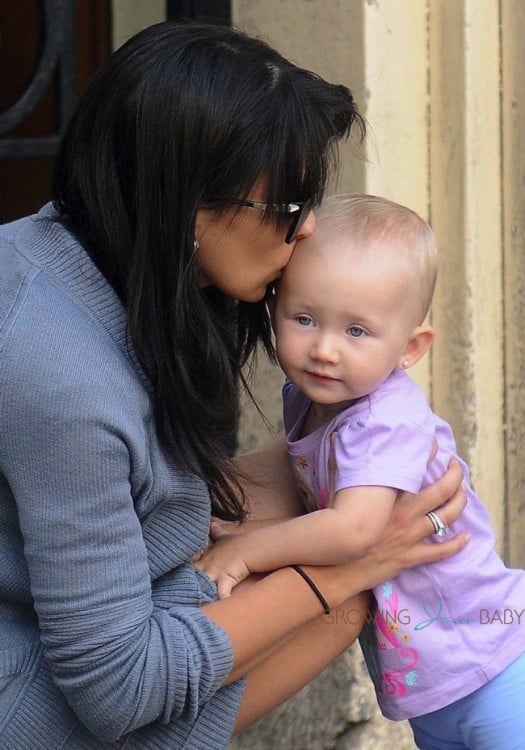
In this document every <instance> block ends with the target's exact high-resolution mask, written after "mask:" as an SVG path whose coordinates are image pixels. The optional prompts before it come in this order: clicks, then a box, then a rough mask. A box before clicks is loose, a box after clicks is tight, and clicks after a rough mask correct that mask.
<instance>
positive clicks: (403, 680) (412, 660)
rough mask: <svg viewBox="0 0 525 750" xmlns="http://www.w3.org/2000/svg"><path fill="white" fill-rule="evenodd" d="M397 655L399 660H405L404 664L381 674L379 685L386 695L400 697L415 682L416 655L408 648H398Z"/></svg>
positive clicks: (415, 652)
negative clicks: (380, 684)
mask: <svg viewBox="0 0 525 750" xmlns="http://www.w3.org/2000/svg"><path fill="white" fill-rule="evenodd" d="M398 654H399V657H400V659H403V660H405V661H406V663H405V664H404V665H403V666H402V667H400V668H399V669H392V670H391V671H389V672H383V674H382V675H381V683H382V688H383V692H384V693H385V694H386V695H395V696H398V697H402V696H403V695H404V694H405V693H406V691H407V688H409V687H413V686H414V685H415V684H416V682H417V672H416V671H415V669H414V667H415V666H416V664H417V662H418V655H417V651H415V650H414V649H413V648H408V647H402V648H400V649H399V651H398Z"/></svg>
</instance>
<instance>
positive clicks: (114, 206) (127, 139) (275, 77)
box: [54, 21, 364, 520]
mask: <svg viewBox="0 0 525 750" xmlns="http://www.w3.org/2000/svg"><path fill="white" fill-rule="evenodd" d="M354 122H356V123H357V125H358V127H359V130H360V131H361V135H363V134H364V125H363V120H362V119H361V117H360V115H359V114H358V113H357V110H356V107H355V105H354V102H353V100H352V96H351V94H350V92H349V91H348V89H347V88H345V87H344V86H340V85H333V84H330V83H327V82H326V81H324V80H322V79H321V78H320V77H319V76H317V75H315V74H313V73H311V72H309V71H306V70H303V69H301V68H298V67H297V66H295V65H294V64H292V63H291V62H289V61H288V60H286V59H284V58H283V57H282V56H281V55H279V54H278V53H277V52H275V51H274V50H273V49H272V48H270V47H269V46H268V45H267V44H265V43H264V42H262V41H260V40H257V39H254V38H252V37H249V36H247V35H245V34H243V33H242V32H240V31H238V30H235V29H231V28H226V27H222V26H211V25H205V24H193V23H187V22H186V23H184V22H183V23H181V22H179V23H175V22H170V21H167V22H165V23H161V24H157V25H155V26H151V27H149V28H147V29H145V30H144V31H142V32H140V33H139V34H137V35H136V36H135V37H133V38H132V39H130V40H129V41H128V42H127V43H126V44H125V45H123V46H122V47H121V48H120V49H119V50H117V52H115V53H114V54H113V55H112V57H111V58H110V59H109V61H108V63H107V64H106V65H105V66H104V67H103V68H102V70H101V71H100V72H99V73H98V74H97V76H96V77H95V78H94V80H93V81H92V83H91V85H90V86H89V87H88V89H87V90H86V92H85V94H84V96H83V97H82V98H81V100H80V102H79V105H78V107H77V110H76V113H75V114H74V116H73V118H72V120H71V122H70V124H69V126H68V128H67V130H66V132H65V134H64V137H63V139H62V143H61V146H60V149H59V153H58V157H57V161H56V168H55V176H54V198H55V200H54V202H55V206H56V208H57V210H58V211H59V213H60V215H61V217H62V220H63V221H64V222H65V223H66V224H67V225H68V226H69V227H70V228H71V230H72V231H73V232H74V233H75V234H76V235H77V236H78V237H79V238H80V240H81V241H82V243H83V244H84V246H85V247H86V249H87V251H88V252H89V253H90V255H91V257H92V258H93V260H94V262H95V263H96V264H97V265H98V267H99V268H100V270H101V272H102V273H103V274H104V275H105V277H106V278H107V279H108V281H109V282H110V283H111V284H112V286H113V287H114V289H115V290H116V291H117V293H118V294H119V295H120V297H121V299H122V300H123V302H124V304H125V305H126V307H127V310H128V330H129V335H130V340H131V343H132V346H133V348H134V351H135V354H136V356H137V358H138V361H139V362H140V364H141V366H142V368H143V370H144V372H145V373H146V375H147V376H148V378H149V380H150V382H151V384H152V388H153V394H154V410H155V419H156V425H157V431H158V434H159V437H160V439H161V442H162V444H163V445H164V448H165V450H166V451H167V452H168V454H169V455H170V456H171V457H172V459H173V460H174V461H175V462H176V464H177V465H179V466H180V467H182V468H183V469H185V470H188V471H190V472H193V473H195V474H197V475H198V476H200V477H201V478H203V479H204V480H205V481H206V482H207V484H208V486H209V488H210V492H211V496H212V507H213V511H214V513H215V514H217V515H219V516H221V517H223V518H227V519H231V520H238V519H240V518H241V517H242V515H243V495H242V492H240V491H239V489H240V488H239V484H238V476H237V474H236V472H235V469H234V467H233V465H232V463H231V461H230V459H229V457H228V455H227V450H226V448H225V444H224V443H225V440H224V438H225V436H226V435H228V434H230V433H231V431H232V430H233V429H234V426H235V425H236V423H237V417H238V414H237V410H238V406H237V404H238V393H237V391H238V383H239V381H241V382H244V379H243V377H242V368H243V366H244V365H245V364H246V362H247V361H248V360H249V358H250V356H251V355H252V354H253V353H254V351H255V349H256V347H257V345H258V344H259V343H260V344H262V346H263V347H264V349H265V350H266V352H267V353H268V354H269V355H270V356H271V357H272V356H274V351H273V345H272V340H271V328H270V323H269V318H268V314H267V309H266V304H265V301H261V302H259V303H253V304H248V303H243V302H239V303H238V304H235V303H232V301H231V300H229V299H227V298H226V297H225V295H224V294H222V293H221V292H220V291H219V290H218V289H215V288H211V287H210V288H207V289H201V288H199V285H198V281H197V274H198V264H197V260H196V253H195V246H194V231H195V221H196V215H197V211H198V209H199V206H201V205H202V204H203V203H204V202H206V201H207V200H208V199H210V198H212V197H215V196H224V197H238V198H243V197H246V196H247V195H248V194H249V193H250V190H251V188H252V187H253V186H254V185H255V183H257V182H258V181H260V180H261V178H264V184H265V186H266V188H267V196H266V200H267V201H268V202H269V203H286V202H290V201H298V200H305V199H313V200H314V201H315V202H318V201H319V200H320V199H321V197H322V195H323V192H324V190H325V187H326V183H327V179H328V177H329V175H330V173H331V170H332V168H333V167H335V166H336V161H337V143H338V142H339V140H340V139H341V138H344V137H346V136H347V135H348V134H349V132H350V128H351V126H352V124H353V123H354ZM216 208H217V210H224V209H225V206H221V205H220V204H219V205H218V206H217V207H216ZM264 218H265V220H267V221H274V222H275V223H276V224H277V225H279V223H280V222H282V220H283V218H282V215H279V214H275V215H272V214H271V211H270V212H268V215H266V216H265V217H264ZM284 231H285V229H284V227H283V232H284Z"/></svg>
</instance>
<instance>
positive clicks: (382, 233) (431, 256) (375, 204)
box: [316, 194, 438, 324]
mask: <svg viewBox="0 0 525 750" xmlns="http://www.w3.org/2000/svg"><path fill="white" fill-rule="evenodd" d="M316 218H317V226H318V230H317V231H318V232H322V233H323V235H324V236H327V235H332V236H337V237H338V238H339V239H340V238H341V237H344V236H348V237H349V238H351V239H352V247H353V248H356V249H357V248H359V249H361V250H363V251H365V250H367V249H368V248H370V243H371V241H374V242H376V241H386V242H385V244H384V245H382V247H383V249H384V250H386V249H388V248H389V247H390V246H391V247H392V250H393V251H394V248H395V252H396V258H398V259H399V262H400V263H402V264H403V265H404V266H406V272H407V278H409V279H410V278H411V279H412V281H413V283H412V284H411V287H410V288H411V289H413V292H414V303H415V310H416V312H417V316H418V318H419V320H418V324H419V323H422V322H423V320H424V319H425V318H426V316H427V314H428V311H429V309H430V305H431V303H432V297H433V294H434V287H435V284H436V278H437V268H438V255H437V246H436V238H435V235H434V232H433V231H432V229H431V228H430V226H429V224H428V223H427V222H426V221H425V220H424V219H422V218H421V216H419V215H418V214H417V213H416V212H415V211H413V210H412V209H410V208H407V207H406V206H402V205H400V204H399V203H394V202H393V201H390V200H387V199H386V198H381V197H378V196H376V195H365V194H353V195H335V196H331V197H329V198H325V199H324V201H323V202H322V204H321V206H320V208H319V210H318V211H317V212H316Z"/></svg>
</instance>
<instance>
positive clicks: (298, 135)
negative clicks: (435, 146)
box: [266, 66, 365, 205]
mask: <svg viewBox="0 0 525 750" xmlns="http://www.w3.org/2000/svg"><path fill="white" fill-rule="evenodd" d="M290 73H292V74H290ZM273 93H274V109H273V112H272V115H273V116H272V123H271V125H270V128H269V136H270V138H269V141H270V142H269V143H268V147H269V154H270V156H269V158H268V162H267V164H268V165H270V166H269V168H268V169H267V171H266V180H267V189H268V194H267V200H268V202H270V203H288V202H293V201H311V202H312V204H313V205H317V204H319V203H320V202H321V200H322V198H323V194H324V192H325V190H326V187H327V181H328V179H329V177H330V176H331V175H333V174H335V172H336V170H337V165H338V159H339V153H338V145H339V143H340V141H341V140H344V139H346V138H347V137H348V136H349V134H350V131H351V128H352V126H353V125H354V124H355V125H357V128H358V130H359V132H360V135H361V138H363V137H364V131H365V126H364V121H363V119H362V117H361V116H360V114H359V113H358V111H357V107H356V105H355V103H354V101H353V98H352V95H351V93H350V91H349V90H348V89H347V88H346V87H344V86H340V85H327V84H326V82H325V81H321V79H319V78H318V76H316V75H315V74H314V73H310V72H309V71H298V70H297V69H296V68H294V67H293V66H291V71H289V70H284V71H281V73H280V75H279V77H278V79H277V82H276V83H275V89H274V92H273ZM312 103H314V106H313V107H312Z"/></svg>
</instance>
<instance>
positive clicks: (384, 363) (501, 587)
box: [196, 195, 525, 750]
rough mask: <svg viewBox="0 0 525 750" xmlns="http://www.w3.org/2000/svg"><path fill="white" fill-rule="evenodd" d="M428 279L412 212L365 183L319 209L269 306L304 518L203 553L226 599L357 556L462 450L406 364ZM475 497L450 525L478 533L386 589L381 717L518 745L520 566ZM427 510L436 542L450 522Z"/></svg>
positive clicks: (424, 240) (430, 252) (378, 632)
mask: <svg viewBox="0 0 525 750" xmlns="http://www.w3.org/2000/svg"><path fill="white" fill-rule="evenodd" d="M436 273H437V252H436V243H435V238H434V235H433V233H432V231H431V229H430V227H429V226H428V224H427V223H426V222H425V221H423V219H421V218H420V217H419V216H418V215H417V214H415V213H414V212H413V211H411V210H410V209H408V208H405V207H403V206H400V205H397V204H395V203H392V202H390V201H388V200H385V199H382V198H378V197H375V196H367V195H355V196H347V197H344V196H339V197H335V198H331V199H327V200H326V201H325V202H324V204H323V205H322V207H321V209H320V210H319V213H318V216H317V230H316V232H315V233H314V234H313V235H312V236H311V237H309V238H308V239H306V240H303V241H301V242H300V243H299V245H298V246H297V249H296V250H295V252H294V253H293V256H292V258H291V260H290V262H289V264H288V266H287V268H286V270H285V272H284V274H283V276H282V278H281V280H280V283H279V287H278V289H277V292H276V296H275V298H274V300H273V302H272V310H271V313H272V322H273V327H274V331H275V337H276V350H277V356H278V359H279V363H280V365H281V367H282V369H283V371H284V373H285V375H286V383H285V385H284V388H283V403H284V424H285V430H286V439H287V443H288V449H289V454H290V458H291V461H292V464H293V468H294V471H295V474H296V476H297V480H298V485H299V487H300V491H301V495H302V498H303V502H304V506H305V509H306V511H308V512H307V513H306V514H305V515H303V516H300V517H298V518H294V519H290V520H286V521H283V522H280V523H275V524H274V525H271V526H267V527H264V528H257V529H254V530H248V531H247V532H246V533H243V534H239V535H229V536H226V537H223V538H219V539H218V541H217V543H216V544H214V545H213V546H212V547H211V548H210V549H209V550H208V551H207V552H205V553H204V555H203V556H202V558H201V559H200V560H199V561H197V563H196V565H197V566H198V567H199V568H200V569H202V570H204V571H205V572H206V573H207V574H208V575H209V576H210V577H211V578H212V579H213V580H215V581H217V584H218V590H219V595H220V596H221V597H224V596H228V595H229V594H230V592H231V590H232V588H233V587H234V586H235V585H237V583H239V582H240V581H241V580H243V579H244V578H245V577H246V576H248V575H249V574H250V573H255V572H264V571H267V570H274V569H275V568H277V567H280V566H281V567H282V566H287V565H297V564H301V563H302V564H311V565H330V564H335V563H342V562H344V561H346V560H348V559H350V558H352V557H360V556H362V555H363V554H364V553H365V552H366V551H367V549H368V548H369V547H370V546H371V545H372V544H373V543H374V541H375V540H376V539H377V538H378V537H379V535H380V534H381V532H382V530H383V529H384V528H385V526H386V523H387V521H388V518H389V515H390V513H391V510H392V507H393V504H394V503H395V501H396V495H397V492H398V490H406V491H409V492H414V493H416V492H418V491H419V490H420V489H421V488H422V487H424V486H426V485H427V484H430V483H431V482H432V481H433V480H435V479H436V478H438V477H439V476H440V475H441V474H442V473H443V472H444V471H445V469H446V467H447V465H448V463H449V461H450V459H451V458H457V455H456V446H455V442H454V437H453V435H452V431H451V429H450V427H449V425H448V424H447V423H445V422H444V421H443V420H442V419H440V418H439V417H438V416H436V415H435V414H434V413H433V412H432V410H431V409H430V407H429V405H428V403H427V401H426V399H425V397H424V395H423V393H422V391H421V390H420V389H419V387H418V386H417V385H416V384H415V383H414V382H413V381H412V380H411V379H410V378H409V377H408V375H407V374H406V370H407V369H409V368H410V367H412V366H413V365H414V364H415V363H416V362H417V361H418V360H419V359H420V358H421V357H422V356H423V355H424V354H425V353H426V352H427V351H428V350H429V348H430V346H431V345H432V341H433V338H434V331H433V329H432V328H431V327H430V326H429V325H426V324H425V320H426V316H427V313H428V310H429V307H430V304H431V301H432V294H433V290H434V285H435V279H436ZM434 454H435V455H434ZM431 455H432V456H433V457H432V459H431V460H430V461H429V456H431ZM458 460H460V459H458ZM461 463H462V466H463V469H464V474H465V482H468V479H469V472H468V468H467V466H466V465H465V464H464V463H463V462H461ZM468 498H469V502H468V505H467V508H466V509H465V511H464V512H463V514H462V516H461V518H460V519H459V521H458V522H457V523H456V524H455V530H457V531H459V530H465V529H466V530H468V531H469V532H470V533H471V534H472V539H471V541H470V543H469V545H468V546H467V547H466V548H465V549H464V550H463V551H462V552H460V553H459V554H457V555H456V556H454V557H451V558H449V559H447V560H445V561H443V562H440V563H435V564H434V565H426V566H422V567H420V568H415V569H411V570H407V571H406V572H404V573H402V574H401V575H399V576H398V577H397V578H396V579H394V580H392V581H386V582H385V583H384V584H383V585H382V586H379V587H377V588H376V589H375V590H374V596H375V600H376V606H375V607H374V609H373V612H372V621H373V630H374V632H372V635H373V636H374V637H373V638H370V637H368V638H366V639H363V640H362V645H363V648H364V651H365V656H366V658H367V662H368V666H369V670H370V672H371V675H372V678H373V680H374V684H375V689H376V694H377V697H378V701H379V704H380V706H381V709H382V711H383V713H384V715H385V716H387V717H388V718H390V719H396V720H400V719H409V720H410V723H411V725H412V729H413V731H414V737H415V740H416V742H417V744H418V747H419V748H421V749H422V750H433V749H438V748H439V750H443V749H444V748H445V749H446V748H455V750H462V749H463V748H476V750H495V748H499V747H501V748H505V750H509V748H525V739H524V737H525V711H524V710H523V707H522V700H523V698H522V696H523V694H524V692H525V655H524V654H525V574H524V572H523V571H521V570H511V569H508V568H506V567H505V565H504V564H503V562H502V561H501V559H500V558H499V557H498V556H497V555H496V553H495V551H494V534H493V531H492V530H491V527H490V523H489V519H488V515H487V513H486V510H485V508H484V507H483V505H482V503H481V502H480V500H479V499H478V498H477V497H476V495H475V494H474V492H473V490H472V489H471V488H470V487H468ZM429 518H430V520H431V521H432V524H433V525H434V530H435V534H433V535H432V537H429V543H439V541H440V538H441V537H443V536H445V535H446V534H447V533H448V531H449V530H448V527H446V526H444V524H443V523H442V522H441V519H440V518H439V514H438V513H430V514H429ZM456 527H457V528H456ZM246 528H247V529H249V524H248V525H247V526H246ZM298 572H300V573H302V572H303V571H301V569H300V568H299V570H298ZM318 593H320V592H318ZM320 597H321V600H322V594H320ZM506 613H507V614H506ZM508 613H512V617H509V616H507V615H508ZM330 617H334V615H331V616H330ZM328 620H329V618H327V623H328ZM521 620H523V624H522V623H521ZM368 631H370V629H368ZM368 635H370V632H368Z"/></svg>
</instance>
